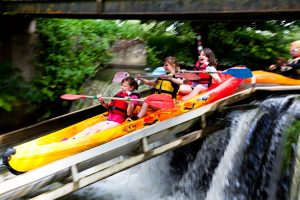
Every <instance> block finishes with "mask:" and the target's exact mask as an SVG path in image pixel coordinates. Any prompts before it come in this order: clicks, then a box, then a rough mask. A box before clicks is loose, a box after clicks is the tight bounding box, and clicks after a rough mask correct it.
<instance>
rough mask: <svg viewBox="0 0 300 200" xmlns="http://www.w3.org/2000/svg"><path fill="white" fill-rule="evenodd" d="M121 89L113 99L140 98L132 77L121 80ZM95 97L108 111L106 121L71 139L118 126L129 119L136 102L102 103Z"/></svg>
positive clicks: (101, 100)
mask: <svg viewBox="0 0 300 200" xmlns="http://www.w3.org/2000/svg"><path fill="white" fill-rule="evenodd" d="M121 89H122V90H121V91H120V92H118V93H117V94H116V95H115V96H114V97H119V98H126V97H130V99H138V98H139V97H140V95H139V94H138V93H137V92H136V90H137V89H138V83H137V82H136V81H135V80H134V78H132V77H126V78H124V79H123V80H122V82H121ZM97 97H98V100H99V102H100V103H101V104H102V105H103V107H105V108H107V109H108V117H107V120H106V121H103V122H99V123H97V124H95V125H93V126H91V127H88V128H86V129H84V130H83V131H81V132H80V133H78V134H76V135H75V136H74V137H73V139H75V138H78V137H82V136H85V135H89V134H93V133H96V132H100V131H104V130H107V129H109V128H113V127H116V126H118V125H120V124H121V123H122V122H124V121H125V120H126V118H127V117H131V115H132V113H133V111H134V109H135V108H136V105H137V101H132V100H131V101H124V100H111V101H110V103H106V102H104V101H103V99H102V97H101V95H98V96H97Z"/></svg>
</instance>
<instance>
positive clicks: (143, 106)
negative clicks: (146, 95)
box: [137, 102, 149, 118]
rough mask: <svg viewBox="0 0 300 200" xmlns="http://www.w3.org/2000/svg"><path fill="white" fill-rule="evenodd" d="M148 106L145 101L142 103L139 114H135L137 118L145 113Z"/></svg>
mask: <svg viewBox="0 0 300 200" xmlns="http://www.w3.org/2000/svg"><path fill="white" fill-rule="evenodd" d="M148 106H149V105H148V104H147V103H146V102H144V103H143V105H142V107H141V110H140V112H139V114H138V115H137V117H138V118H142V117H144V116H145V115H146V114H147V110H148Z"/></svg>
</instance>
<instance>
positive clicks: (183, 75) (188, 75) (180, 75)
mask: <svg viewBox="0 0 300 200" xmlns="http://www.w3.org/2000/svg"><path fill="white" fill-rule="evenodd" d="M165 76H167V77H173V76H174V75H173V74H170V75H167V74H166V75H165ZM158 77H160V75H146V76H141V78H158ZM175 77H176V78H184V79H187V80H199V79H200V77H199V76H198V75H196V74H194V73H176V74H175Z"/></svg>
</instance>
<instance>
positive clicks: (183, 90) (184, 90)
mask: <svg viewBox="0 0 300 200" xmlns="http://www.w3.org/2000/svg"><path fill="white" fill-rule="evenodd" d="M191 92H192V87H191V85H180V87H179V92H178V93H179V94H181V95H188V94H190V93H191Z"/></svg>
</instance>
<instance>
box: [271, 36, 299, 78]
mask: <svg viewBox="0 0 300 200" xmlns="http://www.w3.org/2000/svg"><path fill="white" fill-rule="evenodd" d="M290 54H291V58H290V59H289V60H288V61H287V63H284V64H282V65H275V64H273V65H270V67H269V71H276V70H277V72H279V73H280V74H282V75H284V76H287V77H291V78H299V77H300V40H296V41H294V42H292V43H291V44H290Z"/></svg>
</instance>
